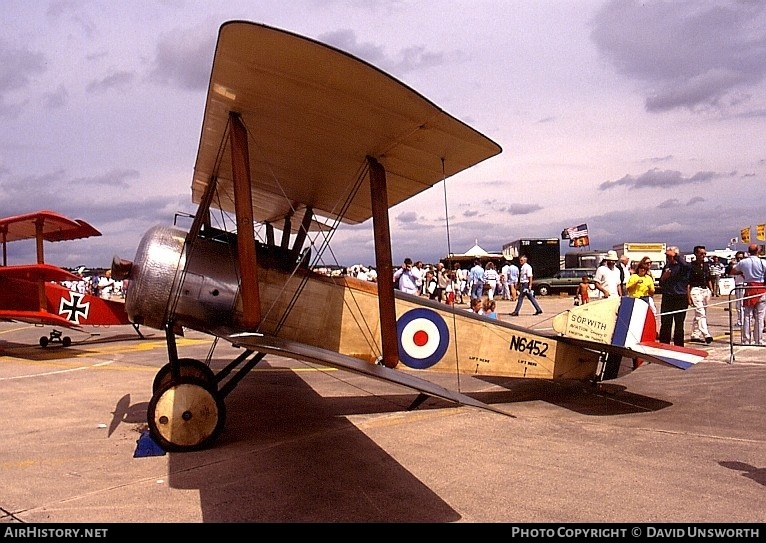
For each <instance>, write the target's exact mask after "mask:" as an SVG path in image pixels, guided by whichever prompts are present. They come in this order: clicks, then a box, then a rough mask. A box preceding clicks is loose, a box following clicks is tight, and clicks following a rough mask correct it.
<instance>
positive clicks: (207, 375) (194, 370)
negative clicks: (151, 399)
mask: <svg viewBox="0 0 766 543" xmlns="http://www.w3.org/2000/svg"><path fill="white" fill-rule="evenodd" d="M178 364H179V366H180V369H181V377H196V378H197V379H202V381H204V382H205V383H206V384H208V385H212V384H213V383H215V374H214V373H213V370H211V369H210V367H209V366H208V365H207V364H205V363H203V362H200V361H199V360H195V359H193V358H179V359H178ZM171 379H172V374H171V372H170V363H168V364H165V365H164V366H162V367H161V368H160V370H159V371H158V372H157V375H155V376H154V382H153V383H152V393H156V392H157V391H158V390H159V389H160V388H162V387H163V386H165V385H166V384H168V383H169V382H170V380H171Z"/></svg>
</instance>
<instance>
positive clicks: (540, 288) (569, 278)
mask: <svg viewBox="0 0 766 543" xmlns="http://www.w3.org/2000/svg"><path fill="white" fill-rule="evenodd" d="M595 274H596V269H595V268H566V269H563V270H559V271H558V272H556V273H555V274H553V276H552V277H540V278H539V279H538V278H537V277H534V278H533V279H532V289H533V290H534V291H535V293H536V294H538V295H540V296H547V295H549V294H555V293H560V292H564V293H566V294H572V295H574V294H577V288H578V285H579V284H580V283H581V282H582V277H583V275H587V276H588V280H589V282H590V289H591V290H595V288H596V287H595V286H594V284H593V276H594V275H595Z"/></svg>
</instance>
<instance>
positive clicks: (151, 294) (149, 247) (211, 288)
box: [125, 226, 239, 331]
mask: <svg viewBox="0 0 766 543" xmlns="http://www.w3.org/2000/svg"><path fill="white" fill-rule="evenodd" d="M185 240H186V232H184V231H182V230H178V229H175V228H168V227H162V226H156V227H154V228H152V229H150V230H149V231H148V232H147V233H146V234H144V237H143V239H142V240H141V243H140V245H139V246H138V250H137V251H136V258H135V260H134V261H133V265H132V269H131V272H130V283H129V287H128V294H127V298H126V300H125V306H126V310H127V312H128V316H129V317H130V319H131V321H133V322H135V323H137V324H143V325H146V326H149V327H151V328H156V329H162V328H163V327H164V326H165V324H166V322H167V320H168V318H169V316H171V315H172V319H173V323H174V325H178V326H189V327H191V328H194V329H197V330H203V331H209V330H214V329H216V328H218V327H221V326H228V325H230V324H231V322H232V320H233V319H234V308H235V307H236V303H237V294H238V290H239V289H238V282H237V272H236V262H237V257H236V245H231V244H229V243H227V242H225V241H217V240H214V239H204V238H197V239H196V240H195V242H194V244H193V245H192V246H191V248H190V247H188V246H185Z"/></svg>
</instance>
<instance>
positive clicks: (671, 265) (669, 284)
mask: <svg viewBox="0 0 766 543" xmlns="http://www.w3.org/2000/svg"><path fill="white" fill-rule="evenodd" d="M665 259H666V260H665V267H664V268H662V275H661V276H660V288H661V289H662V305H661V307H660V310H661V314H660V335H659V338H658V339H659V341H660V342H661V343H668V344H669V343H670V339H671V336H672V338H673V344H675V345H677V346H679V347H683V346H684V321H685V320H686V311H687V310H688V309H689V273H690V271H691V266H690V265H689V264H688V263H687V262H686V259H684V258H682V257H681V255H680V253H679V251H678V247H674V246H671V247H668V248H667V249H666V250H665Z"/></svg>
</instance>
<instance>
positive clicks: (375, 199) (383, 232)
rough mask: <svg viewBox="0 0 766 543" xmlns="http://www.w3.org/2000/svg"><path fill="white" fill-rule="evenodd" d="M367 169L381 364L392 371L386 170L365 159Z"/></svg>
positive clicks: (395, 347)
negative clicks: (370, 202) (376, 283)
mask: <svg viewBox="0 0 766 543" xmlns="http://www.w3.org/2000/svg"><path fill="white" fill-rule="evenodd" d="M367 162H368V163H369V165H370V197H371V199H372V229H373V233H374V235H375V264H376V266H377V268H378V278H379V280H378V307H379V309H380V339H381V342H382V344H383V364H384V365H385V366H386V367H388V368H395V367H396V365H397V364H398V363H399V342H398V340H397V337H396V305H395V301H394V283H393V279H392V277H393V276H394V267H393V262H392V258H391V230H390V228H389V224H388V189H387V188H386V170H385V169H383V166H381V165H380V162H378V161H377V160H375V159H374V158H373V157H371V156H368V157H367Z"/></svg>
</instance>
